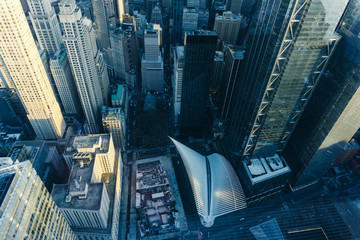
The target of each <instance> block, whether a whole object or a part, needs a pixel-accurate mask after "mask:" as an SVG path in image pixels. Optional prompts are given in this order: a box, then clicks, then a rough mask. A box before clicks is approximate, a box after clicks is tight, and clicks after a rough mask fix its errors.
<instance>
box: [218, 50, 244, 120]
mask: <svg viewBox="0 0 360 240" xmlns="http://www.w3.org/2000/svg"><path fill="white" fill-rule="evenodd" d="M243 59H244V50H242V49H238V48H237V47H236V46H234V45H229V46H227V47H226V49H225V53H224V65H225V66H224V75H223V79H222V81H221V84H220V87H219V103H220V104H219V105H220V109H221V114H220V120H222V121H226V120H228V117H229V114H230V113H229V111H230V109H231V108H230V106H231V105H232V104H234V103H233V99H234V91H235V86H236V83H237V80H238V77H239V74H240V72H239V70H240V66H241V65H240V64H241V63H242V60H243Z"/></svg>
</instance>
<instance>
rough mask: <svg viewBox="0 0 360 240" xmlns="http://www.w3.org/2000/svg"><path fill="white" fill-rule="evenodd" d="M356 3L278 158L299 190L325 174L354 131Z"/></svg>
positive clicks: (358, 80) (358, 61)
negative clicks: (282, 158)
mask: <svg viewBox="0 0 360 240" xmlns="http://www.w3.org/2000/svg"><path fill="white" fill-rule="evenodd" d="M359 7H360V1H359V0H351V1H350V3H349V6H348V10H347V12H346V13H345V15H344V18H343V21H342V23H341V25H340V26H341V27H340V31H339V33H340V34H341V36H342V39H341V40H340V42H339V44H338V46H337V48H336V50H335V52H334V54H333V56H332V58H331V59H330V61H329V64H328V66H327V68H326V71H324V73H323V74H322V76H321V78H320V79H319V82H318V84H317V86H316V89H315V90H314V92H313V95H312V97H311V98H310V99H309V102H308V105H307V106H306V107H305V110H304V112H303V114H302V116H301V118H300V119H299V122H298V125H297V127H296V128H295V130H294V131H293V133H292V135H291V137H290V139H289V141H288V142H287V144H286V146H285V148H284V151H283V155H284V157H285V159H286V161H287V162H288V164H289V165H290V167H291V169H292V170H293V176H292V179H291V181H290V183H291V184H292V185H293V187H301V186H302V185H305V184H309V183H311V182H314V181H317V179H318V178H320V177H322V176H324V175H325V174H326V173H327V171H329V169H330V167H331V165H332V164H333V162H334V160H335V158H336V156H337V155H338V154H339V153H340V152H341V151H342V150H343V148H344V147H345V145H346V144H347V143H348V141H349V140H350V139H351V138H352V137H353V135H354V134H355V133H356V131H357V130H358V129H359V128H360V111H359V109H360V38H359V37H358V35H359V32H360V28H359V25H360V19H359V16H360V8H359Z"/></svg>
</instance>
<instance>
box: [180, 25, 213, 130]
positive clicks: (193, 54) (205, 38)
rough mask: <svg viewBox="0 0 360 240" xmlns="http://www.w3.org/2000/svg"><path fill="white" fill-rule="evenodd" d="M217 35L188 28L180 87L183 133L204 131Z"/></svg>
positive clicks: (181, 126) (181, 127) (181, 128)
mask: <svg viewBox="0 0 360 240" xmlns="http://www.w3.org/2000/svg"><path fill="white" fill-rule="evenodd" d="M216 42H217V35H216V32H214V31H194V32H186V34H185V48H184V70H183V82H182V91H181V111H180V113H181V114H180V133H181V134H182V135H185V136H186V135H201V133H202V129H203V127H204V120H205V110H206V101H207V98H208V92H209V87H210V74H211V72H212V66H213V64H214V55H215V48H216Z"/></svg>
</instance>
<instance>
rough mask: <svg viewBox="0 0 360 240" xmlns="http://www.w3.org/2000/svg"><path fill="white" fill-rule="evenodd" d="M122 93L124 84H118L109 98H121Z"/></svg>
mask: <svg viewBox="0 0 360 240" xmlns="http://www.w3.org/2000/svg"><path fill="white" fill-rule="evenodd" d="M123 94H124V85H122V84H119V85H118V87H117V91H116V92H115V93H113V94H112V95H111V100H122V99H123Z"/></svg>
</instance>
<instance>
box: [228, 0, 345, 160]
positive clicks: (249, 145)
mask: <svg viewBox="0 0 360 240" xmlns="http://www.w3.org/2000/svg"><path fill="white" fill-rule="evenodd" d="M347 2H348V1H336V0H314V1H307V0H299V1H295V0H294V1H292V0H275V1H273V0H271V1H270V0H268V1H261V2H259V3H258V4H259V6H258V9H259V10H258V11H259V13H258V18H257V19H256V21H254V23H253V25H252V28H251V30H250V31H251V32H250V37H249V39H248V41H247V46H246V47H247V48H246V53H245V58H244V63H243V65H242V69H241V75H240V79H239V81H238V84H237V86H236V88H237V90H236V95H235V99H236V101H235V102H236V104H234V106H233V108H232V111H231V112H232V116H231V118H230V121H229V126H228V131H227V136H226V138H225V147H226V148H227V153H228V157H229V158H230V159H232V162H233V164H237V163H238V161H239V160H240V159H243V158H250V157H251V156H252V155H253V154H256V155H261V156H265V157H266V156H273V155H274V154H275V153H278V152H281V150H282V149H283V146H284V144H285V143H286V142H287V138H288V136H289V135H290V134H291V132H292V131H293V129H294V127H295V126H296V123H297V120H298V117H299V116H300V115H301V112H302V110H303V107H304V106H305V105H306V102H307V99H308V98H309V96H311V93H312V90H313V88H314V86H315V84H316V82H317V80H318V78H319V75H320V73H321V71H322V70H323V68H324V67H325V66H326V63H327V61H328V58H329V56H330V55H331V53H332V51H333V49H334V46H336V42H337V40H338V39H339V37H338V36H337V35H336V34H335V28H336V26H337V24H338V22H339V20H340V18H341V16H342V14H343V12H344V9H345V7H346V5H347Z"/></svg>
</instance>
